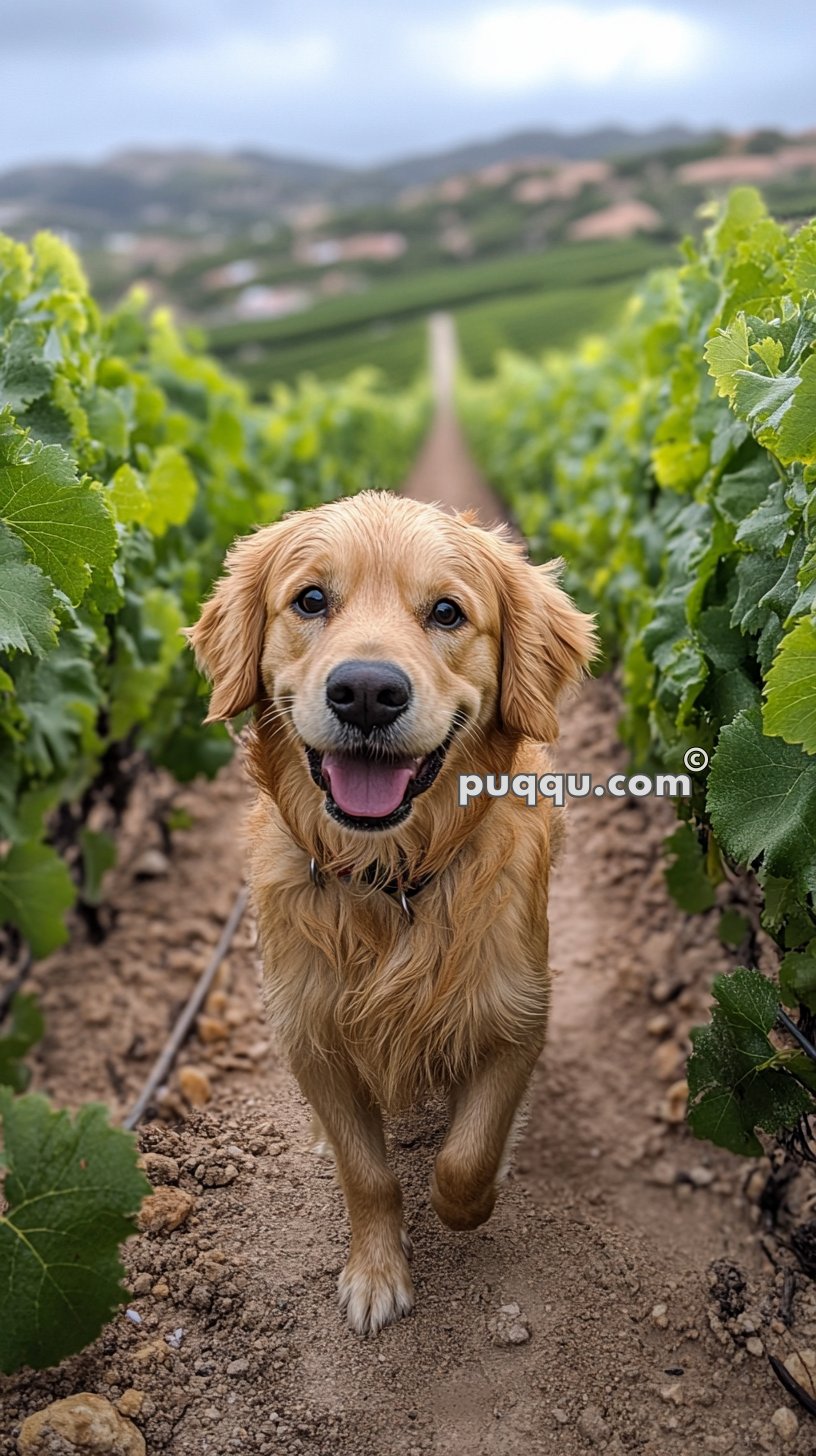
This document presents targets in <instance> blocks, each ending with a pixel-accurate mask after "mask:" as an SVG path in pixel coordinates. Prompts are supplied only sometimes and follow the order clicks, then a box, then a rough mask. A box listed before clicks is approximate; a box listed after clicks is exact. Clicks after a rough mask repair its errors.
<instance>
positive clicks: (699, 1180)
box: [688, 1163, 716, 1188]
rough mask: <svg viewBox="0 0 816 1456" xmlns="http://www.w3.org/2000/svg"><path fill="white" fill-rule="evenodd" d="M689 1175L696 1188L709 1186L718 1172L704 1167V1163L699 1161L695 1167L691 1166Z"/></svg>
mask: <svg viewBox="0 0 816 1456" xmlns="http://www.w3.org/2000/svg"><path fill="white" fill-rule="evenodd" d="M688 1175H689V1178H690V1180H691V1182H692V1183H693V1184H694V1187H695V1188H708V1187H709V1185H710V1184H711V1183H713V1182H714V1179H715V1177H716V1174H715V1173H712V1171H711V1169H710V1168H704V1167H703V1165H702V1163H697V1164H695V1166H694V1167H693V1168H689V1172H688Z"/></svg>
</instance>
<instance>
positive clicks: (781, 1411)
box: [771, 1405, 799, 1446]
mask: <svg viewBox="0 0 816 1456" xmlns="http://www.w3.org/2000/svg"><path fill="white" fill-rule="evenodd" d="M771 1425H772V1426H773V1428H774V1430H775V1431H776V1433H777V1435H778V1436H779V1437H780V1439H781V1440H782V1441H783V1442H784V1444H785V1445H786V1446H789V1445H790V1443H791V1441H793V1440H795V1439H796V1435H797V1433H798V1431H799V1421H798V1418H797V1416H796V1415H795V1413H794V1412H793V1411H792V1410H790V1409H789V1408H788V1406H786V1405H780V1406H779V1407H778V1408H777V1409H776V1410H775V1411H774V1413H773V1415H772V1416H771Z"/></svg>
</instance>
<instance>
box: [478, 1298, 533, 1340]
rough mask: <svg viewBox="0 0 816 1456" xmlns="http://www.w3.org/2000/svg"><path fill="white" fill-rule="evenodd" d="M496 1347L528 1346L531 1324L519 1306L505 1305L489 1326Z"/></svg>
mask: <svg viewBox="0 0 816 1456" xmlns="http://www.w3.org/2000/svg"><path fill="white" fill-rule="evenodd" d="M487 1328H488V1330H489V1332H490V1334H491V1336H492V1339H493V1344H494V1345H526V1344H527V1341H528V1340H529V1338H530V1322H529V1320H528V1319H527V1316H526V1315H524V1314H522V1312H521V1308H520V1306H519V1305H517V1304H503V1305H502V1306H501V1308H500V1309H499V1313H498V1314H497V1315H494V1316H493V1318H492V1319H491V1320H489V1321H488V1326H487Z"/></svg>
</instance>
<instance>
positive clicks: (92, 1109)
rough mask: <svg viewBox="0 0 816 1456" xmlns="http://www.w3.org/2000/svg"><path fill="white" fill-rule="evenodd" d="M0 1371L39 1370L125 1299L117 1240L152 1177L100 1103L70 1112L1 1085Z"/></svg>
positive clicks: (92, 1334) (79, 1342)
mask: <svg viewBox="0 0 816 1456" xmlns="http://www.w3.org/2000/svg"><path fill="white" fill-rule="evenodd" d="M0 1122H2V1128H3V1145H4V1154H5V1162H6V1179H5V1188H4V1195H5V1200H6V1204H7V1207H6V1211H5V1213H4V1214H3V1215H0V1303H2V1306H3V1309H4V1312H5V1314H4V1318H3V1320H2V1321H1V1322H0V1369H2V1370H3V1371H4V1372H6V1373H7V1374H9V1373H11V1372H12V1371H15V1370H19V1369H20V1368H21V1366H23V1365H30V1366H33V1367H34V1368H35V1369H43V1368H45V1367H46V1366H49V1365H56V1364H57V1363H58V1362H59V1361H60V1360H63V1359H64V1358H65V1357H66V1356H67V1355H73V1354H74V1353H75V1352H76V1351H77V1350H81V1349H83V1348H84V1347H85V1345H87V1344H89V1343H90V1341H91V1340H93V1339H95V1338H96V1336H97V1335H98V1334H99V1332H100V1330H101V1329H102V1326H103V1325H104V1324H105V1322H106V1321H107V1320H108V1319H109V1318H110V1316H111V1314H112V1313H113V1311H114V1309H115V1308H116V1307H117V1305H119V1304H120V1303H121V1302H122V1300H123V1299H124V1297H125V1289H124V1288H123V1285H122V1279H123V1277H124V1270H123V1268H122V1264H121V1262H120V1259H119V1245H120V1244H121V1243H122V1242H123V1240H124V1239H126V1238H127V1237H128V1236H129V1235H130V1234H132V1233H133V1232H134V1219H135V1215H136V1213H137V1212H138V1210H139V1207H140V1205H141V1202H142V1200H143V1198H145V1197H146V1195H147V1194H148V1193H149V1192H150V1184H149V1183H148V1181H147V1179H146V1178H145V1176H144V1174H143V1173H141V1172H140V1170H139V1168H138V1167H137V1148H136V1140H135V1138H134V1137H133V1135H132V1133H126V1132H122V1131H121V1130H120V1129H118V1128H113V1127H111V1126H110V1125H109V1123H108V1121H107V1115H106V1111H105V1108H104V1107H100V1106H97V1105H93V1104H92V1105H90V1106H87V1107H83V1108H82V1109H81V1110H80V1111H79V1112H78V1113H77V1114H76V1117H73V1118H72V1117H71V1116H70V1115H69V1113H67V1112H54V1111H53V1110H52V1108H51V1107H50V1106H49V1104H48V1102H47V1101H46V1099H45V1098H44V1097H39V1096H34V1095H31V1094H29V1095H26V1096H24V1097H19V1098H13V1097H12V1096H11V1093H10V1092H8V1091H7V1090H3V1089H0Z"/></svg>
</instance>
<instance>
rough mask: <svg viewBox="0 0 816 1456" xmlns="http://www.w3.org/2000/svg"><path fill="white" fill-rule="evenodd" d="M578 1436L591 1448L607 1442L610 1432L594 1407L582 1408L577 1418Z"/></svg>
mask: <svg viewBox="0 0 816 1456" xmlns="http://www.w3.org/2000/svg"><path fill="white" fill-rule="evenodd" d="M578 1434H579V1435H580V1436H583V1438H584V1440H585V1441H589V1443H590V1445H592V1446H599V1445H601V1443H602V1442H603V1441H608V1440H609V1437H610V1435H611V1431H610V1428H609V1426H608V1425H607V1423H606V1421H605V1420H604V1418H603V1416H602V1415H601V1412H600V1411H599V1410H598V1407H597V1406H596V1405H587V1406H584V1409H583V1410H582V1411H581V1414H580V1416H579V1417H578Z"/></svg>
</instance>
